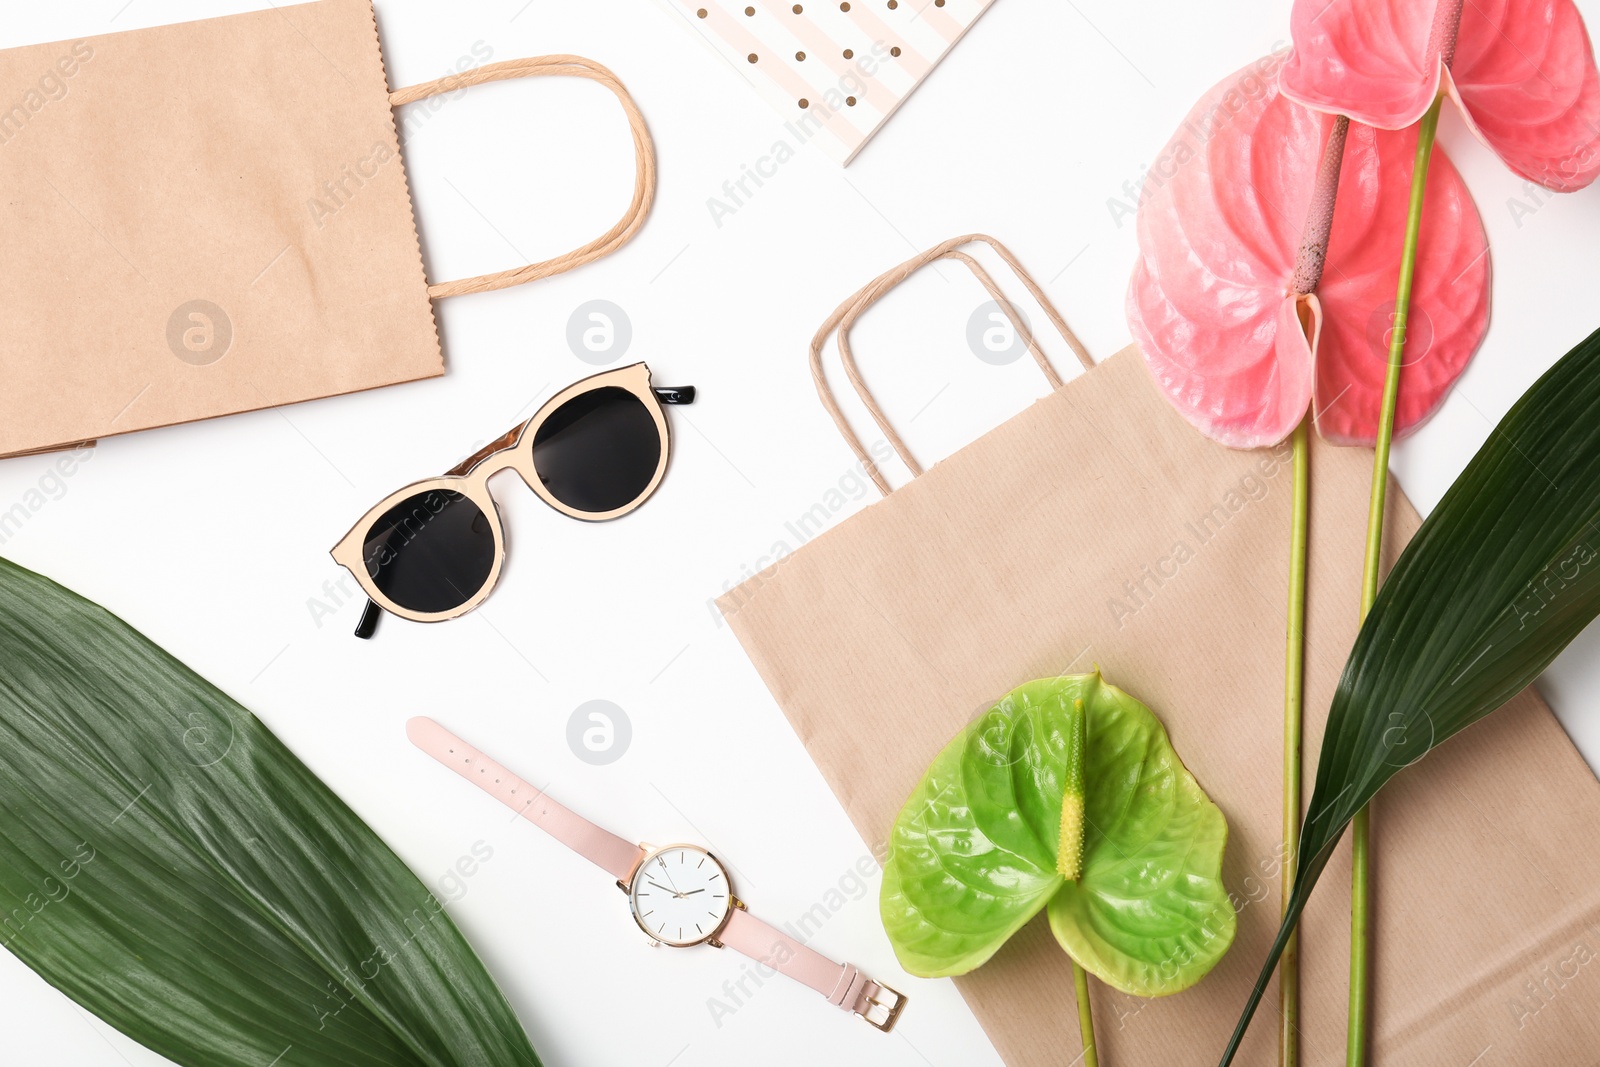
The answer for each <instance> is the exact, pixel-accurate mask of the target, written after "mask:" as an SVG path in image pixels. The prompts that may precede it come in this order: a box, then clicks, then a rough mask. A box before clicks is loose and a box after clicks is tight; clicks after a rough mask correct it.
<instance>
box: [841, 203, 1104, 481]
mask: <svg viewBox="0 0 1600 1067" xmlns="http://www.w3.org/2000/svg"><path fill="white" fill-rule="evenodd" d="M978 243H981V244H986V245H988V246H989V247H990V248H992V249H994V251H995V253H996V254H997V255H998V256H999V257H1000V258H1001V259H1002V260H1004V261H1005V264H1006V266H1008V267H1010V268H1011V272H1012V273H1013V274H1014V275H1016V277H1017V280H1019V281H1020V282H1022V284H1023V286H1024V287H1026V288H1027V290H1028V292H1029V293H1030V294H1031V295H1032V296H1033V298H1034V300H1035V301H1037V302H1038V304H1039V306H1040V307H1041V308H1043V309H1044V313H1045V316H1046V317H1047V318H1049V320H1050V323H1051V325H1053V326H1054V327H1055V329H1056V332H1057V333H1059V334H1060V335H1061V337H1062V339H1063V340H1064V341H1066V343H1067V346H1068V347H1069V348H1071V349H1072V351H1073V354H1074V355H1076V356H1077V357H1078V362H1079V363H1081V364H1083V368H1084V369H1085V370H1093V369H1094V358H1093V357H1091V356H1090V355H1089V350H1088V349H1087V348H1085V347H1084V346H1083V342H1081V341H1079V340H1078V336H1077V334H1075V333H1073V332H1072V328H1071V327H1070V326H1068V325H1067V321H1066V319H1064V318H1062V317H1061V313H1060V312H1059V311H1057V310H1056V306H1055V305H1054V304H1052V303H1051V302H1050V298H1049V296H1047V295H1045V291H1044V290H1043V289H1042V288H1040V286H1039V283H1038V282H1036V281H1034V279H1033V276H1032V275H1031V274H1029V273H1028V272H1027V270H1026V269H1024V268H1023V266H1022V264H1021V263H1020V262H1019V261H1018V260H1017V257H1016V256H1014V255H1012V254H1011V250H1010V249H1008V248H1007V247H1006V246H1005V245H1003V244H1001V243H1000V242H999V241H997V240H995V239H994V238H993V237H990V236H988V235H987V234H981V233H969V234H966V235H965V236H962V237H953V238H951V239H950V240H948V241H945V242H943V243H941V244H937V245H935V246H934V247H932V248H930V249H928V250H927V251H925V252H921V253H919V254H917V255H915V256H913V257H911V258H910V259H908V260H906V261H905V262H904V263H902V264H900V265H899V266H897V267H894V268H892V269H890V270H887V271H885V272H884V273H882V274H880V275H878V276H877V277H876V278H874V279H873V280H872V281H870V282H868V283H867V284H866V285H865V286H863V287H862V288H860V289H858V290H856V292H855V293H853V294H851V295H850V296H849V297H848V298H847V299H846V300H845V301H844V303H842V304H840V305H839V306H838V307H837V308H835V309H834V310H833V314H831V315H829V316H828V318H827V321H825V322H824V323H823V324H822V326H821V328H820V329H818V330H817V333H816V336H814V337H813V338H812V339H811V379H812V381H814V382H815V383H816V386H817V396H818V397H819V398H820V399H821V401H822V406H823V407H824V408H826V409H827V412H828V414H829V415H831V416H833V423H834V425H835V426H837V427H838V428H839V434H840V436H842V437H843V438H844V439H845V443H846V444H848V445H849V446H850V450H851V451H852V452H854V453H855V455H856V458H857V459H858V460H860V461H861V466H862V469H863V470H865V471H866V472H867V474H868V475H869V476H870V477H871V478H872V482H873V484H874V485H876V486H877V487H878V492H879V493H881V494H883V495H884V496H888V495H889V494H890V492H892V491H893V490H891V488H890V487H889V483H888V481H887V480H886V479H885V478H884V476H883V472H882V471H880V470H879V469H878V465H877V464H876V463H874V462H873V461H872V457H871V455H869V454H868V452H867V450H866V448H865V447H863V446H862V444H861V438H860V437H858V436H857V435H856V432H855V430H853V429H851V427H850V423H849V420H847V419H846V418H845V416H844V412H843V410H841V409H840V407H839V401H838V399H837V398H836V397H835V396H834V395H833V389H832V387H831V386H829V385H828V379H827V375H826V374H825V373H824V372H823V369H822V348H823V346H824V345H825V344H827V341H828V336H829V335H830V334H832V333H833V332H834V331H835V329H837V330H838V337H839V340H838V344H839V360H840V362H841V363H843V364H844V371H845V376H846V377H848V378H849V379H850V384H851V386H852V387H853V388H854V389H855V391H856V395H857V396H859V397H860V398H861V401H862V403H863V404H865V405H866V407H867V411H868V412H869V413H870V414H871V415H872V421H873V422H875V423H877V425H878V429H879V430H880V431H881V432H882V433H883V436H884V438H885V439H887V440H888V442H889V444H890V445H891V446H892V447H893V448H894V450H895V454H896V455H898V456H899V457H900V461H901V462H902V463H904V464H905V465H906V469H907V470H908V471H910V472H911V476H912V477H913V478H917V477H920V476H921V474H922V465H921V464H920V463H918V462H917V460H916V457H915V456H913V455H912V454H911V450H910V449H909V448H907V447H906V443H905V441H904V440H902V439H901V437H900V435H899V434H898V433H896V432H895V429H894V427H893V426H891V425H890V424H889V419H888V417H887V416H886V415H885V414H884V413H883V409H882V408H881V407H879V406H878V401H877V399H876V398H875V397H874V396H873V395H872V391H871V390H870V389H868V388H867V383H866V382H865V381H864V380H863V379H862V377H861V370H860V368H859V367H858V366H857V365H856V359H855V353H854V351H853V350H852V349H851V347H850V331H851V329H852V328H853V327H854V326H855V323H856V320H857V319H858V318H860V317H861V314H862V312H864V311H866V310H867V309H868V308H870V307H871V306H872V305H874V304H876V303H877V302H878V301H879V300H881V299H883V297H884V295H885V294H887V293H888V292H889V291H890V290H892V289H894V288H895V287H896V286H898V285H899V284H900V283H901V282H903V281H905V280H906V279H907V278H908V277H910V276H911V275H912V274H915V273H916V272H917V271H919V270H921V269H922V268H923V267H925V266H927V265H928V264H929V263H932V262H934V261H935V260H938V259H953V260H956V261H957V262H960V263H963V264H965V265H966V267H967V269H968V270H970V271H972V273H973V275H974V276H975V277H976V278H977V279H978V281H979V282H980V283H981V284H982V285H983V287H984V288H985V289H986V290H988V292H989V295H990V296H992V297H993V298H994V301H995V303H996V304H998V305H1000V310H1001V311H1003V312H1005V315H1006V318H1008V319H1010V320H1011V325H1012V327H1013V328H1014V329H1015V330H1016V331H1017V334H1018V335H1019V336H1020V337H1022V338H1023V340H1024V341H1026V342H1027V346H1028V352H1029V353H1030V354H1031V355H1032V356H1033V361H1034V362H1035V363H1036V364H1038V366H1039V369H1040V370H1041V371H1042V372H1043V373H1044V376H1045V379H1046V380H1047V381H1048V382H1049V383H1050V388H1051V389H1059V388H1061V386H1062V381H1061V376H1060V375H1059V374H1057V373H1056V369H1055V367H1054V366H1053V365H1052V364H1051V363H1050V360H1049V358H1048V357H1047V356H1046V355H1045V354H1044V351H1043V350H1042V349H1041V348H1040V347H1039V343H1038V340H1037V339H1036V338H1035V337H1034V336H1033V332H1032V331H1031V330H1029V329H1028V326H1027V323H1026V322H1024V321H1023V319H1022V316H1021V314H1019V313H1018V311H1017V309H1016V307H1015V306H1013V305H1012V303H1011V301H1010V300H1009V299H1007V298H1006V295H1005V293H1004V292H1003V291H1002V290H1001V288H1000V286H999V285H998V284H997V283H996V282H995V280H994V278H992V277H991V276H990V275H989V272H988V271H986V270H984V268H983V265H982V264H980V263H979V262H978V261H977V260H975V259H973V258H972V257H971V256H970V255H968V254H967V253H966V252H964V251H962V248H963V247H964V246H966V245H970V244H978Z"/></svg>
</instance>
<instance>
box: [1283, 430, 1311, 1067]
mask: <svg viewBox="0 0 1600 1067" xmlns="http://www.w3.org/2000/svg"><path fill="white" fill-rule="evenodd" d="M1310 424H1311V418H1310V416H1309V415H1308V416H1307V417H1306V418H1304V419H1302V420H1300V425H1299V426H1296V427H1295V430H1294V490H1293V493H1294V503H1293V507H1292V510H1291V516H1292V518H1291V521H1290V536H1289V622H1288V626H1287V627H1286V629H1287V630H1288V634H1287V638H1286V646H1287V647H1286V651H1285V654H1284V665H1283V855H1282V857H1281V862H1282V864H1283V877H1282V879H1281V886H1282V900H1281V904H1280V910H1279V914H1280V916H1282V915H1287V914H1288V910H1289V898H1290V897H1292V896H1293V895H1294V869H1295V864H1296V863H1297V862H1298V861H1299V855H1300V777H1301V775H1300V766H1301V760H1300V747H1301V736H1300V735H1301V725H1300V724H1301V720H1302V709H1303V706H1304V703H1305V625H1306V532H1307V526H1308V523H1307V521H1306V520H1307V517H1308V515H1309V512H1310V498H1311V492H1310V490H1311V455H1310V452H1311V440H1310V438H1311V429H1310ZM1278 1016H1279V1023H1278V1063H1279V1064H1280V1067H1296V1064H1298V1063H1299V1062H1300V936H1299V934H1298V933H1292V934H1290V935H1289V941H1288V944H1287V945H1286V946H1285V947H1284V950H1283V958H1282V960H1281V961H1280V963H1279V964H1278Z"/></svg>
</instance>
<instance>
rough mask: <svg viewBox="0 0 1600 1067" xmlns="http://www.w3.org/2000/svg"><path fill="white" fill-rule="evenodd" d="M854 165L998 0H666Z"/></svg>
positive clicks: (810, 132) (812, 135)
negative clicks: (933, 70) (873, 136)
mask: <svg viewBox="0 0 1600 1067" xmlns="http://www.w3.org/2000/svg"><path fill="white" fill-rule="evenodd" d="M662 2H663V3H666V4H667V5H668V6H669V7H671V8H672V9H673V10H674V11H676V12H677V13H678V14H679V15H681V16H682V17H683V18H684V19H685V20H686V21H687V22H688V23H689V25H690V26H692V27H693V28H694V29H695V30H696V31H698V32H699V34H700V35H701V36H702V37H704V38H705V40H706V41H707V43H709V44H710V45H711V47H712V48H714V49H715V50H716V51H717V52H718V53H719V54H720V55H721V56H722V57H723V58H724V59H726V60H727V61H728V62H729V63H732V64H733V65H734V67H735V68H736V69H737V70H738V71H739V72H740V73H741V74H743V75H744V76H745V79H746V80H747V81H749V82H750V84H751V85H754V86H755V87H756V90H757V91H758V92H760V93H761V94H762V95H763V96H765V97H766V98H767V100H768V102H769V103H771V104H772V106H773V107H774V108H776V109H777V110H778V113H779V114H780V115H782V116H784V117H785V118H786V119H787V120H788V122H789V125H790V127H791V128H792V129H793V131H794V132H795V133H796V135H797V136H799V137H801V138H802V139H803V140H810V141H815V142H816V143H817V144H818V145H820V146H821V147H822V149H823V151H825V152H827V153H828V154H829V155H830V156H832V157H833V158H834V159H837V160H838V161H839V162H840V163H842V164H848V163H849V162H850V161H851V160H852V159H854V158H855V155H856V153H857V152H859V151H861V148H862V146H863V145H865V144H866V143H867V139H868V138H870V137H871V136H872V135H873V134H874V133H876V132H877V131H878V128H879V127H880V126H882V125H883V124H884V122H885V121H886V120H887V119H888V118H889V116H890V115H892V114H894V111H895V108H897V107H899V106H900V104H901V102H902V101H904V100H905V98H906V97H908V96H910V95H911V91H912V90H913V89H915V88H916V87H917V86H918V85H920V84H921V83H922V79H923V78H926V77H927V76H928V72H929V71H931V70H932V69H933V68H934V65H935V64H937V63H938V62H939V60H941V59H943V58H944V55H945V53H946V52H948V51H950V47H951V46H952V45H954V44H955V43H956V42H957V41H959V40H960V39H961V35H962V34H964V33H966V32H967V28H968V27H970V26H971V25H972V24H973V23H974V22H976V21H977V20H978V16H979V15H981V14H983V12H984V10H985V9H986V8H988V6H989V5H990V4H992V3H993V2H994V0H800V2H799V3H795V2H793V0H782V2H780V0H662Z"/></svg>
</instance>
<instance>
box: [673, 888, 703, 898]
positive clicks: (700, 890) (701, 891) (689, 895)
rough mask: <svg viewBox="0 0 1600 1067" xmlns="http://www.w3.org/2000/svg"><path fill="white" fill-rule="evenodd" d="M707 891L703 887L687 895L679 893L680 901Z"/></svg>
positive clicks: (692, 890) (690, 891)
mask: <svg viewBox="0 0 1600 1067" xmlns="http://www.w3.org/2000/svg"><path fill="white" fill-rule="evenodd" d="M705 891H706V890H705V887H704V886H701V887H700V888H699V889H691V890H689V891H688V892H687V893H679V894H678V899H679V900H682V899H683V898H684V897H692V896H694V895H695V894H696V893H704V892H705Z"/></svg>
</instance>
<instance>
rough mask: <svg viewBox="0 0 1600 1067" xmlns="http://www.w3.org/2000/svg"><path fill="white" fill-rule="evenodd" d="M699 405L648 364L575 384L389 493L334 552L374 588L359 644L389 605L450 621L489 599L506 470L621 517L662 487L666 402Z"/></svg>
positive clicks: (420, 618)
mask: <svg viewBox="0 0 1600 1067" xmlns="http://www.w3.org/2000/svg"><path fill="white" fill-rule="evenodd" d="M692 403H694V387H693V386H688V387H685V388H682V389H655V388H652V387H651V385H650V368H649V367H647V366H645V365H644V364H643V363H635V364H633V366H631V367H622V368H619V369H617V370H612V371H606V372H605V373H604V374H597V375H595V376H593V377H592V378H585V379H584V380H583V381H581V382H576V383H574V384H572V385H569V386H567V388H565V389H563V390H562V391H561V392H559V393H557V394H556V395H555V396H553V397H551V398H550V399H549V400H548V401H547V402H546V403H545V404H544V406H543V407H541V408H540V409H539V410H538V412H537V413H536V414H535V415H534V416H533V418H531V419H529V420H528V421H527V422H524V423H522V424H521V425H519V426H516V427H514V428H513V429H511V430H510V431H509V432H508V433H506V435H505V436H504V437H501V438H500V439H499V440H497V441H491V442H490V443H489V444H488V445H486V446H484V447H483V448H482V449H480V450H479V451H478V452H476V453H475V454H473V455H471V456H468V457H467V458H466V459H464V460H462V461H461V462H460V463H459V464H457V465H456V466H455V467H454V468H453V469H452V470H450V471H448V472H447V473H445V474H444V475H442V476H440V477H438V478H428V479H426V480H424V481H420V482H416V483H413V484H412V485H408V486H406V487H405V488H404V489H401V490H399V491H397V492H394V493H390V494H389V495H388V496H386V497H384V498H383V500H381V501H379V502H378V504H377V505H376V506H375V507H373V508H372V510H370V511H368V512H367V514H366V515H365V516H364V517H363V518H362V519H361V521H360V522H358V523H356V524H355V526H354V527H353V528H351V530H350V532H349V533H347V534H345V535H344V537H343V538H342V539H341V540H340V541H339V543H338V544H337V545H334V546H333V550H332V555H333V558H334V560H335V561H336V562H338V563H339V565H340V566H342V567H344V568H345V569H346V570H348V571H349V572H350V573H351V574H352V575H353V576H354V577H355V579H356V581H357V582H359V583H360V585H361V588H362V589H363V590H364V591H365V592H366V594H367V597H368V600H367V607H366V610H365V611H363V612H362V613H361V622H360V624H359V625H358V626H357V627H356V636H357V637H361V638H367V637H371V636H372V634H373V632H374V631H375V630H376V629H377V624H378V618H379V609H380V608H381V609H383V610H384V611H387V612H389V613H390V614H393V615H398V616H400V617H401V618H404V619H411V620H413V621H415V622H443V621H444V620H445V619H453V618H456V617H457V616H459V615H463V614H465V613H466V612H469V611H471V610H472V609H473V608H475V607H477V606H478V605H479V604H481V603H483V601H484V600H485V599H486V598H487V597H488V596H489V593H490V591H491V590H493V589H494V584H495V582H496V581H498V580H499V578H500V569H501V567H502V566H503V565H504V563H505V557H506V547H505V531H504V530H503V529H502V527H501V524H500V512H499V509H498V508H497V507H496V506H495V502H494V498H493V496H491V495H490V493H489V479H490V478H491V477H492V476H493V475H495V474H498V473H499V472H501V471H503V470H505V469H506V468H508V467H509V468H511V469H512V470H514V471H516V472H517V473H518V474H519V475H521V476H522V480H523V481H524V482H526V483H527V484H528V488H530V489H532V490H533V491H534V493H535V494H536V495H537V496H538V497H539V499H541V500H543V501H544V502H545V503H546V504H549V505H550V506H551V507H553V508H555V509H556V510H557V511H559V512H561V513H562V514H563V515H570V516H572V517H573V518H575V519H583V520H585V521H588V522H604V521H605V520H607V519H615V518H619V517H621V516H623V515H626V514H628V512H630V511H632V510H633V509H634V508H636V507H638V506H639V505H640V504H643V503H644V502H645V501H646V500H648V499H649V498H650V495H651V494H652V493H654V492H655V491H656V486H658V485H660V484H661V476H662V475H663V474H665V473H666V470H667V454H668V452H669V451H670V450H671V444H672V437H671V434H670V433H669V432H668V430H667V418H666V413H665V412H663V411H662V408H661V405H663V404H692Z"/></svg>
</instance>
